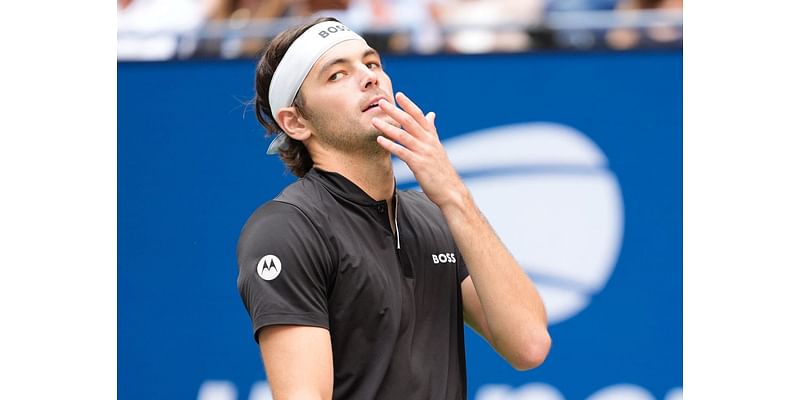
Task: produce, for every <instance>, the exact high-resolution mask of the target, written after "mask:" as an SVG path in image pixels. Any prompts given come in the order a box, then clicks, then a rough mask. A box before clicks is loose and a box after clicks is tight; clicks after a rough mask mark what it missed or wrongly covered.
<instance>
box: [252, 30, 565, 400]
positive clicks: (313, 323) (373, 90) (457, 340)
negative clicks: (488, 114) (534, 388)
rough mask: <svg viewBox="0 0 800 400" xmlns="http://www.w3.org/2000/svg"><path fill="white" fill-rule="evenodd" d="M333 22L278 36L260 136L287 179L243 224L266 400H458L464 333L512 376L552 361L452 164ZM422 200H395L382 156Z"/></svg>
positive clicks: (521, 282)
mask: <svg viewBox="0 0 800 400" xmlns="http://www.w3.org/2000/svg"><path fill="white" fill-rule="evenodd" d="M392 94H393V91H392V83H391V81H390V80H389V77H388V75H386V72H385V71H384V70H383V68H382V65H381V60H380V56H379V55H378V53H377V52H376V51H375V50H373V49H372V48H370V47H369V46H368V45H367V43H366V42H365V41H364V40H363V39H362V38H361V37H360V36H358V35H357V34H355V33H354V32H352V31H350V30H349V29H348V28H347V27H345V26H343V25H342V24H341V23H340V22H339V21H336V20H334V19H330V18H328V19H320V20H317V21H315V22H314V23H312V24H308V25H304V26H301V27H297V28H295V29H291V30H288V31H286V32H283V33H282V34H281V35H279V36H278V37H276V38H275V39H274V40H273V41H272V42H271V43H270V45H269V47H268V49H267V50H266V52H265V54H264V56H263V57H262V58H261V60H260V62H259V65H258V67H257V73H256V99H255V107H256V112H257V116H258V119H259V121H260V122H261V123H262V124H263V125H264V126H265V127H267V129H269V130H272V131H279V132H280V133H279V134H278V137H277V139H275V140H274V141H273V143H272V144H271V145H270V149H269V150H268V152H270V153H279V154H280V156H281V158H282V159H283V160H284V162H285V163H286V165H287V167H288V168H289V169H290V170H291V171H292V172H293V173H294V174H295V175H297V176H299V177H300V179H299V180H298V181H297V182H295V183H293V184H292V185H290V186H288V187H287V188H286V189H284V191H283V192H282V193H281V194H280V195H279V196H278V197H277V198H275V199H274V200H272V201H269V202H267V203H265V204H264V205H262V206H261V207H260V208H259V209H258V210H256V211H255V212H254V213H253V215H252V216H251V217H250V219H249V220H248V221H247V223H246V225H245V227H244V228H243V230H242V233H241V237H240V239H239V245H238V248H237V255H238V261H239V280H238V286H239V291H240V294H241V296H242V300H243V301H244V303H245V306H246V308H247V310H248V312H249V314H250V317H251V318H252V321H253V329H254V336H255V339H256V341H257V342H258V344H259V347H260V349H261V355H262V358H263V361H264V366H265V368H266V371H267V375H268V377H269V382H270V386H271V388H272V391H273V397H274V398H275V399H292V400H295V399H330V398H333V399H464V398H466V393H467V389H466V365H465V361H464V339H463V321H466V322H467V323H468V324H469V325H470V326H471V327H472V328H473V329H474V330H476V331H477V332H478V333H479V334H480V335H481V336H482V337H483V338H485V339H486V341H487V342H488V343H489V344H491V345H492V347H494V349H495V350H496V351H497V352H498V353H499V354H500V355H502V356H503V357H504V358H505V359H506V360H508V362H509V363H510V364H511V365H512V366H514V367H515V368H517V369H519V370H525V369H530V368H534V367H537V366H539V365H540V364H541V363H542V362H543V361H544V358H545V357H546V355H547V353H548V351H549V349H550V337H549V335H548V332H547V318H546V316H545V311H544V307H543V305H542V301H541V298H540V297H539V295H538V293H537V291H536V289H535V287H534V285H533V284H532V282H531V281H530V280H529V279H528V277H527V275H526V274H525V273H524V272H523V271H522V269H521V268H520V267H519V265H518V264H517V263H516V261H514V259H513V257H512V256H511V254H509V252H508V251H507V250H506V249H505V247H504V246H503V244H502V243H501V242H500V240H499V239H498V237H497V236H496V235H495V233H494V232H493V231H492V229H491V227H490V225H489V224H488V223H487V222H486V220H485V219H484V218H483V216H482V215H481V213H480V211H479V210H478V208H477V207H476V206H475V204H474V202H473V200H472V198H471V196H470V194H469V191H468V190H467V188H466V186H465V185H464V183H463V182H462V181H461V180H460V178H459V176H458V174H457V173H456V171H455V170H454V168H453V167H452V165H451V164H450V162H449V160H448V158H447V155H446V153H445V151H444V148H443V146H442V144H441V143H440V142H439V139H438V137H437V132H436V126H435V123H434V121H435V115H434V114H433V113H428V114H427V115H424V114H423V113H422V111H420V109H419V108H418V107H417V106H416V105H415V104H414V103H413V102H412V101H411V100H410V99H409V98H408V97H406V96H405V95H403V94H401V93H398V94H397V96H396V99H397V103H398V104H399V105H400V106H401V107H402V109H400V108H398V107H396V105H395V99H394V97H393V96H392ZM392 154H394V155H396V156H397V157H398V158H400V159H401V160H403V161H404V162H406V163H407V164H408V166H409V167H410V169H411V171H413V172H414V174H415V176H416V178H417V181H418V182H419V184H420V186H421V188H422V190H423V193H421V192H414V191H396V190H395V181H394V175H393V171H392V163H391V155H392Z"/></svg>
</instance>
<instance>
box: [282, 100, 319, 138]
mask: <svg viewBox="0 0 800 400" xmlns="http://www.w3.org/2000/svg"><path fill="white" fill-rule="evenodd" d="M276 122H278V125H279V126H280V127H281V129H283V131H284V132H286V134H287V135H289V137H290V138H292V139H294V140H299V141H301V142H302V141H303V140H306V139H308V138H309V137H311V126H310V125H309V123H308V121H307V120H306V119H305V118H303V117H302V116H300V114H299V113H298V112H297V109H295V108H294V107H283V108H281V109H279V110H278V119H277V121H276Z"/></svg>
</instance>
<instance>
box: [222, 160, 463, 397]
mask: <svg viewBox="0 0 800 400" xmlns="http://www.w3.org/2000/svg"><path fill="white" fill-rule="evenodd" d="M395 199H396V204H397V207H395V209H396V210H397V211H396V213H395V216H394V218H395V220H396V226H397V231H398V232H399V234H398V237H394V236H393V234H392V228H391V225H390V223H389V219H388V218H389V217H388V215H387V203H386V201H375V200H373V199H372V198H370V197H369V196H368V195H367V194H366V193H365V192H363V191H362V190H361V189H360V188H359V187H358V186H356V185H355V184H353V183H352V182H350V181H349V180H347V179H346V178H345V177H343V176H341V175H339V174H336V173H331V172H326V171H322V170H319V169H312V170H311V171H309V172H308V174H306V176H305V177H304V178H302V179H300V180H298V181H297V182H295V183H293V184H291V185H290V186H288V187H287V188H286V189H284V191H283V192H282V193H281V194H280V195H278V197H276V198H275V199H274V200H272V201H269V202H267V203H265V204H264V205H262V206H261V207H260V208H258V209H257V210H256V211H255V212H254V213H253V215H252V216H250V218H249V219H248V221H247V223H246V224H245V226H244V228H243V229H242V233H241V236H240V238H239V244H238V248H237V256H238V261H239V279H238V282H237V283H238V287H239V292H240V294H241V296H242V300H243V301H244V304H245V307H246V308H247V311H248V313H250V318H251V319H252V321H253V331H254V335H255V337H256V340H258V330H259V329H260V328H263V327H265V326H269V325H307V326H318V327H322V328H326V329H328V330H329V332H330V335H331V347H332V350H333V368H334V384H333V398H334V399H437V400H438V399H448V400H449V399H465V398H466V391H467V390H466V363H465V361H464V324H463V316H462V303H461V285H460V284H461V281H462V280H464V278H466V277H467V269H466V267H465V265H464V264H463V262H462V260H461V256H460V253H459V251H458V249H457V248H456V244H455V241H454V240H453V237H452V235H451V234H450V230H449V228H448V227H447V224H446V223H445V221H444V217H443V216H442V213H441V211H440V210H439V208H438V207H437V206H436V205H435V204H433V203H432V202H431V201H430V200H428V198H427V197H426V196H425V194H423V193H421V192H416V191H397V192H396V196H395Z"/></svg>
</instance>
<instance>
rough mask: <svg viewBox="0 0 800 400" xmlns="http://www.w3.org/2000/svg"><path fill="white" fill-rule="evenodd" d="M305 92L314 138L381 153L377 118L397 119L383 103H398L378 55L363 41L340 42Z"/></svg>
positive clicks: (311, 74)
mask: <svg viewBox="0 0 800 400" xmlns="http://www.w3.org/2000/svg"><path fill="white" fill-rule="evenodd" d="M300 92H301V94H302V96H303V99H304V100H305V105H306V107H305V109H306V110H307V111H308V112H307V114H308V115H307V116H308V123H309V125H310V127H311V130H312V131H313V133H312V137H313V138H312V140H317V141H319V144H321V145H323V146H327V147H332V148H334V149H336V150H340V151H348V152H351V151H365V150H366V151H371V152H379V151H380V150H381V148H380V146H379V145H378V144H377V142H376V138H377V137H378V136H379V135H380V132H379V131H378V130H377V129H376V128H375V127H374V126H373V125H372V122H371V121H372V119H373V118H376V117H377V118H382V119H384V120H386V121H387V122H390V123H393V124H395V125H397V123H395V122H394V120H393V119H391V118H390V117H389V116H388V115H386V114H385V113H384V112H383V111H382V110H381V109H380V108H379V107H377V106H376V105H377V101H378V99H379V98H384V99H386V100H388V101H390V102H392V104H394V96H393V92H392V82H391V80H390V79H389V76H388V75H386V72H385V71H384V70H383V65H382V64H381V59H380V56H379V55H378V53H377V52H376V51H375V50H374V49H372V48H371V47H369V46H368V45H367V44H366V43H364V42H362V41H360V40H348V41H345V42H342V43H339V44H338V45H336V46H334V47H333V48H331V49H330V50H328V51H327V52H326V53H325V54H323V55H322V57H320V59H319V60H317V62H316V64H314V67H313V68H312V69H311V71H310V72H309V74H308V76H307V77H306V79H305V81H304V82H303V85H302V87H301V88H300Z"/></svg>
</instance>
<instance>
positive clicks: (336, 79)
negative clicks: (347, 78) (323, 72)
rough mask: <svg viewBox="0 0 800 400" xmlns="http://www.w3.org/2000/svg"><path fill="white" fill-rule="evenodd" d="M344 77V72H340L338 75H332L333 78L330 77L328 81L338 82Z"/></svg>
mask: <svg viewBox="0 0 800 400" xmlns="http://www.w3.org/2000/svg"><path fill="white" fill-rule="evenodd" d="M342 76H344V72H342V71H339V72H337V73H335V74H333V75H331V77H330V78H328V80H329V81H338V80H339V78H341V77H342Z"/></svg>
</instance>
